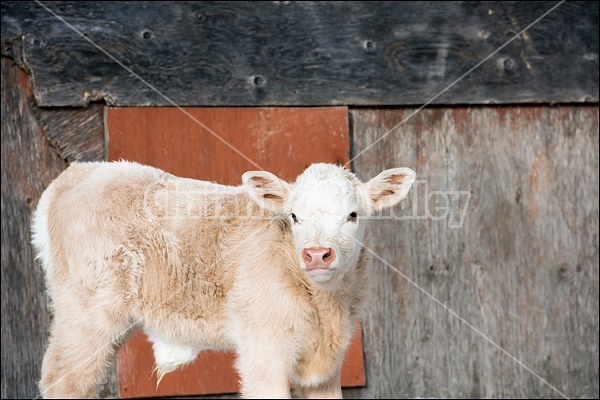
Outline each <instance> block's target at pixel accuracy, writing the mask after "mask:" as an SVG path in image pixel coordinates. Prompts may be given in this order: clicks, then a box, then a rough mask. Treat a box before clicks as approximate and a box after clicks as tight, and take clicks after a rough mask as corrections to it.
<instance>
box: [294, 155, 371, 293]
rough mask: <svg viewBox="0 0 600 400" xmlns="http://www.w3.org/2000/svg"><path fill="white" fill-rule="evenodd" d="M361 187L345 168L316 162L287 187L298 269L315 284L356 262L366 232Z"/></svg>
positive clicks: (334, 275) (340, 273) (328, 278)
mask: <svg viewBox="0 0 600 400" xmlns="http://www.w3.org/2000/svg"><path fill="white" fill-rule="evenodd" d="M359 185H360V182H359V181H358V180H357V179H356V178H354V176H352V175H350V174H349V173H348V172H347V171H345V170H343V169H341V168H339V167H335V166H333V165H329V164H317V165H314V166H312V167H311V168H309V169H307V170H306V171H305V172H304V173H303V174H302V175H301V176H300V177H299V178H298V180H297V181H296V183H295V184H294V185H293V186H292V188H291V191H290V192H291V193H290V199H289V203H290V209H291V212H290V216H289V218H290V220H291V224H292V232H293V236H294V240H295V242H296V252H297V255H298V259H299V260H300V267H301V268H302V269H303V270H304V271H306V273H307V274H308V275H309V276H310V277H311V278H312V279H313V280H315V281H316V282H328V281H330V280H332V279H333V278H334V277H335V278H341V276H342V275H343V273H344V272H345V271H344V268H347V267H348V266H351V265H354V264H356V261H357V260H358V256H359V253H360V250H361V247H362V242H363V239H364V232H365V227H364V222H365V221H364V220H363V219H362V218H361V217H364V216H365V215H366V214H368V212H369V210H368V208H367V202H366V200H365V199H364V198H362V196H363V194H362V192H361V191H360V190H359ZM333 280H337V279H333Z"/></svg>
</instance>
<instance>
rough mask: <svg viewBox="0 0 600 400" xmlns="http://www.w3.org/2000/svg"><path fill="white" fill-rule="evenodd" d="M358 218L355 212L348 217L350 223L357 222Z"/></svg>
mask: <svg viewBox="0 0 600 400" xmlns="http://www.w3.org/2000/svg"><path fill="white" fill-rule="evenodd" d="M357 218H358V214H356V213H355V212H354V211H353V212H351V213H350V215H348V221H350V222H356V219H357Z"/></svg>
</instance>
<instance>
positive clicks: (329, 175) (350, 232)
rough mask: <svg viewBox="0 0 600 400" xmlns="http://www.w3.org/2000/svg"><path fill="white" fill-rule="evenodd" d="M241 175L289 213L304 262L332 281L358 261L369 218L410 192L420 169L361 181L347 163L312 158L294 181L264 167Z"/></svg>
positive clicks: (259, 196)
mask: <svg viewBox="0 0 600 400" xmlns="http://www.w3.org/2000/svg"><path fill="white" fill-rule="evenodd" d="M242 179H243V181H244V185H245V186H246V188H247V189H248V194H249V195H250V196H251V197H252V198H253V199H254V200H255V201H256V202H257V203H258V204H259V205H260V206H261V207H263V208H266V209H268V210H270V211H272V212H275V213H277V214H280V215H285V216H286V217H287V218H289V220H290V224H291V226H292V233H293V236H294V240H295V244H296V253H297V255H298V259H299V262H300V268H302V270H304V271H305V272H306V273H307V274H308V276H310V277H311V278H312V279H313V281H315V282H317V283H319V284H326V285H330V284H333V283H335V282H339V280H340V279H341V278H342V276H343V275H344V274H345V273H346V272H347V271H348V270H349V269H351V268H353V267H354V266H355V265H356V262H357V261H358V257H359V254H360V251H361V249H362V246H363V245H362V243H363V240H364V234H365V226H364V223H365V222H366V221H365V220H364V218H365V217H367V216H369V215H371V214H372V213H373V212H375V211H378V210H381V209H383V208H386V207H391V206H393V205H395V204H397V203H398V202H400V200H402V199H403V198H404V197H406V194H407V193H408V190H409V189H410V186H411V185H412V183H413V182H414V180H415V173H414V171H412V170H411V169H408V168H395V169H389V170H386V171H383V172H382V173H381V174H379V175H377V177H375V178H373V179H372V180H370V181H369V182H367V183H361V182H360V181H359V180H358V179H357V178H356V177H355V176H354V174H352V173H351V172H349V171H348V170H346V169H344V168H342V167H339V166H336V165H333V164H313V165H311V166H310V167H309V168H307V169H306V171H304V172H303V173H302V175H300V176H299V177H298V179H297V181H296V183H294V184H291V185H290V184H288V183H286V182H284V181H282V180H281V179H279V178H277V177H276V176H275V175H273V174H271V173H269V172H264V171H253V172H246V173H245V174H244V175H243V177H242Z"/></svg>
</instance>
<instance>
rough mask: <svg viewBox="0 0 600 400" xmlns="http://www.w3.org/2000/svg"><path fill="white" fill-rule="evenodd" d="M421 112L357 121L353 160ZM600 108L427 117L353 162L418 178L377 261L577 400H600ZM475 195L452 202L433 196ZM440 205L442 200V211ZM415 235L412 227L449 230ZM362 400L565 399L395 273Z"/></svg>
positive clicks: (382, 278)
mask: <svg viewBox="0 0 600 400" xmlns="http://www.w3.org/2000/svg"><path fill="white" fill-rule="evenodd" d="M413 111H414V109H395V110H391V109H390V110H384V109H378V110H374V109H362V110H352V111H351V118H352V120H353V139H354V149H353V153H354V154H358V153H359V152H361V151H362V150H363V149H366V148H367V147H368V146H369V145H370V144H371V143H373V142H374V141H375V140H376V139H377V138H378V137H380V136H381V135H383V134H384V133H385V132H387V131H388V130H390V129H391V128H393V127H394V126H396V124H400V123H401V121H403V120H404V118H406V117H408V116H409V115H410V114H411V113H412V112H413ZM598 158H599V157H598V107H597V106H572V107H571V106H560V107H544V106H535V107H481V108H463V107H458V108H448V109H426V110H423V111H421V112H419V113H418V114H417V115H416V116H414V117H412V118H410V119H408V121H406V122H405V123H403V124H401V125H400V126H399V127H398V128H397V129H395V130H394V132H392V133H391V134H389V135H388V136H386V137H385V139H383V140H382V141H381V142H379V143H378V144H376V145H375V146H374V147H373V148H372V149H370V150H368V151H366V152H365V153H364V154H363V155H361V156H360V157H358V158H357V159H356V160H355V161H354V164H353V165H354V167H355V170H356V172H357V173H358V175H359V176H360V177H361V178H363V179H366V178H370V177H372V176H373V175H374V174H376V173H378V172H379V171H380V170H382V169H384V168H390V167H396V166H407V167H411V168H413V169H415V170H416V171H417V176H418V179H419V180H422V181H419V182H418V183H417V184H416V185H415V186H414V188H413V189H412V191H413V192H412V194H411V195H410V196H409V199H408V201H407V204H406V208H405V209H402V207H397V208H395V209H394V210H393V213H390V214H388V215H386V216H384V217H387V218H386V219H381V220H377V221H374V224H375V225H376V232H377V234H376V238H375V246H374V250H375V251H376V252H377V253H378V254H380V255H381V257H382V258H383V259H385V260H387V261H388V262H389V263H390V264H391V265H393V266H394V267H395V268H397V269H398V270H399V271H400V272H401V273H403V274H405V275H406V277H408V278H409V279H411V280H413V281H414V282H415V283H416V284H418V285H419V286H420V287H421V288H423V289H425V290H426V291H428V292H429V293H431V294H432V295H433V296H435V297H436V298H437V299H439V300H440V301H441V302H442V303H444V304H445V305H446V306H448V307H449V308H451V309H452V310H453V311H455V312H456V313H457V314H459V315H460V316H461V317H463V318H464V319H465V320H467V321H469V322H470V323H471V324H473V325H474V326H475V327H477V328H478V329H479V330H481V332H483V333H484V334H485V335H487V336H488V337H489V338H490V339H491V340H493V341H494V342H495V343H497V344H498V345H500V346H501V347H502V348H504V349H506V351H508V352H510V353H511V354H512V355H514V356H515V357H516V358H517V359H518V360H520V361H521V362H523V363H524V364H525V365H526V366H528V367H530V368H531V369H532V370H533V371H535V372H536V373H537V374H539V375H540V376H541V377H543V378H544V379H545V380H547V381H548V382H549V383H550V384H551V385H553V386H554V387H555V388H557V389H558V390H560V391H561V392H562V393H564V394H565V395H567V396H569V397H590V398H597V397H598V361H599V356H598V351H599V350H598V349H599V347H598V328H599V325H598V310H599V307H598V298H599V296H598V261H599V259H598V192H599V185H598V167H599V163H598ZM453 190H466V191H468V193H470V194H471V198H470V202H469V204H468V208H467V209H466V217H465V219H464V223H463V224H462V226H460V227H457V228H451V227H450V226H449V224H456V225H460V224H459V223H460V219H459V218H458V217H459V215H458V214H459V212H460V211H461V209H462V208H464V207H465V205H466V204H467V203H466V195H462V196H459V197H454V196H453V195H451V196H450V197H448V200H446V198H444V197H443V196H442V195H441V194H440V193H438V194H435V193H434V191H443V192H447V191H453ZM428 194H429V195H431V197H429V198H428ZM436 207H450V209H451V211H452V213H454V218H453V219H452V218H451V216H447V217H445V218H440V219H438V220H434V219H432V218H424V219H414V218H411V217H413V216H421V217H422V216H426V215H427V212H429V213H430V214H431V215H432V216H433V217H443V216H444V214H445V212H446V211H445V210H444V209H443V208H442V209H437V210H436ZM373 271H374V273H375V274H376V276H377V280H378V287H377V293H376V294H375V308H374V309H373V311H372V313H371V314H370V316H369V318H367V320H366V322H365V324H364V333H365V337H364V341H365V342H364V344H365V354H366V359H367V364H368V366H369V368H368V370H367V371H368V380H369V382H372V383H373V384H371V385H369V386H368V387H367V388H365V389H364V390H360V391H348V392H347V393H346V395H347V396H349V397H404V398H413V397H434V398H440V397H441V398H448V397H473V398H487V397H496V398H498V397H510V398H512V397H520V398H530V397H553V398H554V397H560V395H559V394H558V393H557V392H555V391H554V390H552V389H551V388H550V387H549V386H548V385H545V384H544V383H542V382H541V381H540V380H539V379H538V378H536V377H535V376H533V375H532V374H531V373H529V372H527V371H526V370H525V369H523V368H522V367H521V366H519V365H518V364H517V363H516V362H515V361H514V360H512V359H510V358H509V357H507V356H506V355H505V354H503V353H501V352H500V351H499V350H498V349H496V348H495V347H494V346H492V345H490V344H489V343H488V342H487V341H486V340H484V339H483V338H482V337H481V336H480V335H479V334H477V333H476V332H475V331H474V330H472V329H470V328H469V327H467V326H466V325H465V324H463V323H462V322H460V321H459V320H458V319H457V318H455V317H453V316H452V315H451V314H450V313H449V312H448V311H447V310H445V309H444V308H442V307H441V306H439V305H437V304H436V303H435V302H434V301H432V300H431V299H430V298H428V297H427V296H425V295H424V294H423V293H421V292H420V291H419V290H418V289H416V288H415V287H414V286H413V285H411V283H409V282H408V281H407V280H406V279H404V278H403V277H401V276H400V275H399V274H398V273H396V272H394V271H393V270H392V269H390V268H389V267H388V266H386V265H385V264H384V263H382V262H380V261H378V260H375V261H374V263H373Z"/></svg>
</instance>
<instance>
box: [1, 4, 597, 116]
mask: <svg viewBox="0 0 600 400" xmlns="http://www.w3.org/2000/svg"><path fill="white" fill-rule="evenodd" d="M556 4H558V2H525V1H519V2H286V1H281V2H276V1H273V2H47V3H45V5H46V6H47V7H49V8H50V9H51V10H52V11H53V12H54V13H56V14H57V15H59V16H60V17H62V18H64V20H65V21H66V22H68V23H69V24H71V25H72V27H74V28H76V29H77V30H79V31H80V32H81V33H82V34H84V35H85V36H86V37H87V38H89V39H90V40H92V41H93V42H94V43H96V44H97V45H98V46H100V47H101V48H102V49H104V50H105V51H107V52H108V53H110V54H111V55H112V56H114V57H115V58H116V59H117V60H119V61H120V62H121V63H122V64H123V65H125V66H127V67H128V68H130V69H131V71H133V72H135V73H136V74H138V75H139V76H140V77H142V78H143V79H144V80H146V81H147V82H148V83H149V84H151V85H153V86H154V87H155V88H156V89H157V90H158V91H160V92H161V93H163V94H164V95H165V96H166V97H168V99H170V100H172V101H173V102H174V103H176V104H178V105H187V106H205V105H208V106H216V105H218V106H240V105H246V106H267V105H268V106H278V105H284V106H285V105H354V106H364V105H420V104H423V103H426V102H428V101H429V100H430V99H431V98H433V97H434V96H436V95H437V94H438V93H440V91H442V90H443V89H444V88H446V87H448V85H450V84H452V83H453V82H454V81H455V80H457V79H458V78H459V77H461V76H462V75H463V74H465V73H466V72H467V71H469V70H470V69H471V68H472V67H473V66H475V65H477V63H479V62H480V61H481V60H483V59H485V58H486V57H487V56H488V55H489V54H491V53H492V52H494V51H495V50H497V49H498V48H499V47H500V46H502V45H503V44H505V43H506V42H507V41H508V40H509V39H511V38H512V37H513V36H514V35H516V34H517V33H519V32H520V31H521V30H523V29H524V28H525V27H527V26H528V25H529V24H531V23H532V22H534V21H535V20H536V19H537V18H539V17H540V16H542V15H543V14H544V13H545V12H546V11H548V10H550V9H551V8H552V7H553V6H554V5H556ZM1 7H2V29H1V31H2V55H3V56H9V57H12V58H14V59H15V60H16V61H17V62H19V63H20V64H21V66H23V67H24V68H26V69H27V70H28V71H29V72H30V74H31V75H32V77H33V81H32V82H33V89H34V95H35V98H36V100H37V102H38V104H39V105H40V106H81V105H85V104H87V103H89V102H91V101H105V102H106V103H107V104H110V105H118V106H139V105H148V106H150V105H167V106H168V105H172V104H171V103H170V102H169V100H167V99H165V98H164V97H162V96H161V95H159V94H158V93H156V92H155V91H153V90H152V89H151V88H150V87H149V86H147V85H146V84H144V83H143V82H141V81H140V80H139V79H137V78H135V77H134V76H132V74H131V73H130V72H128V71H127V70H126V69H124V68H123V67H122V66H120V65H119V64H118V63H117V62H115V61H114V60H112V59H111V58H110V57H108V56H107V55H106V54H104V53H103V52H102V51H100V50H99V49H98V48H96V47H94V46H93V45H92V44H91V43H89V42H88V41H86V40H85V39H84V38H83V37H82V36H80V35H79V34H78V33H76V32H75V31H74V30H73V29H72V28H71V27H69V26H68V25H66V24H65V23H64V22H62V21H60V20H59V19H57V17H55V16H54V15H52V14H51V13H50V12H49V11H47V10H46V9H44V8H43V7H42V6H41V5H40V4H38V3H36V2H2V6H1ZM570 102H576V103H579V102H598V2H565V3H563V4H561V5H560V6H558V7H557V8H556V10H554V11H553V12H551V13H550V14H548V15H547V16H546V17H545V18H544V19H542V20H541V21H540V22H538V23H537V24H535V25H534V26H533V27H531V29H529V30H527V32H526V33H524V34H523V35H521V36H520V37H519V38H517V39H515V40H514V41H513V42H511V43H510V44H509V45H507V46H506V47H505V48H503V49H502V50H501V51H499V52H498V53H497V54H496V55H495V56H494V57H492V58H490V59H489V60H488V61H486V62H485V63H484V64H482V65H481V66H480V67H479V68H477V69H476V70H475V71H473V72H472V73H470V74H469V75H468V76H466V77H465V78H464V79H462V80H461V81H460V82H458V83H457V84H456V85H454V86H453V87H452V88H451V89H450V90H448V91H447V92H445V93H444V94H443V95H441V96H439V97H437V98H436V99H435V100H434V101H433V102H432V104H490V103H496V104H507V103H570Z"/></svg>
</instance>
